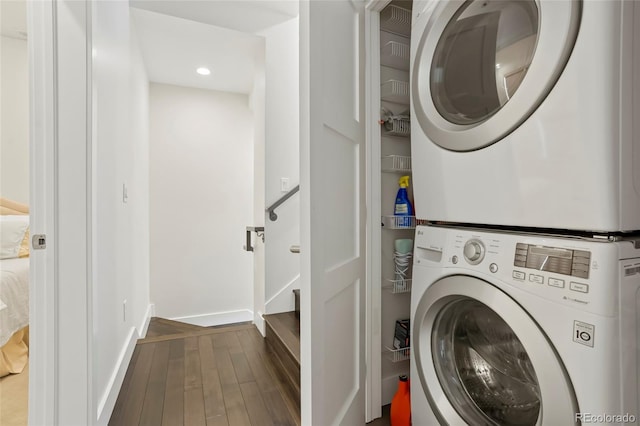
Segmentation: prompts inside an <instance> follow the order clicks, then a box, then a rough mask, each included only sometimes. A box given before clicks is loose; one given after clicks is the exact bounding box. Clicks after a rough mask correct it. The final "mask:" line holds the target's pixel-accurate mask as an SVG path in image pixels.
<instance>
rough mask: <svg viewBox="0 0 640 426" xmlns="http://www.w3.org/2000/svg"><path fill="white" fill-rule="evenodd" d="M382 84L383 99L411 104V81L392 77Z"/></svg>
mask: <svg viewBox="0 0 640 426" xmlns="http://www.w3.org/2000/svg"><path fill="white" fill-rule="evenodd" d="M380 86H381V87H380V93H381V97H382V100H383V101H387V102H394V103H397V104H403V105H409V82H407V81H400V80H393V79H391V80H387V81H386V82H384V83H382V84H381V85H380Z"/></svg>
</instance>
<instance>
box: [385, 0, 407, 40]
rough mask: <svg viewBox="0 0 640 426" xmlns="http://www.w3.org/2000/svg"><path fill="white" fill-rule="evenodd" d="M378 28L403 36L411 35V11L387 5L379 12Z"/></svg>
mask: <svg viewBox="0 0 640 426" xmlns="http://www.w3.org/2000/svg"><path fill="white" fill-rule="evenodd" d="M380 29H381V30H383V31H387V32H390V33H394V34H398V35H401V36H403V37H411V11H410V10H407V9H403V8H401V7H398V6H395V5H392V4H391V5H389V6H387V7H385V8H384V10H383V11H382V12H381V13H380Z"/></svg>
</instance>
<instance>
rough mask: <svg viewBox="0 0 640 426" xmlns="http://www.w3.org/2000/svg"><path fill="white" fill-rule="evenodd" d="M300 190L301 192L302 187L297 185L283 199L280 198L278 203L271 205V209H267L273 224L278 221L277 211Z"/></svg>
mask: <svg viewBox="0 0 640 426" xmlns="http://www.w3.org/2000/svg"><path fill="white" fill-rule="evenodd" d="M299 190H300V185H296V186H295V187H293V188H292V189H291V191H289V192H287V193H286V194H284V195H283V196H282V197H280V199H278V201H276V202H275V203H273V204H271V207H269V208H267V210H266V212H267V213H269V219H271V221H272V222H275V221H276V220H277V219H278V215H277V214H276V212H275V209H277V208H278V207H280V205H281V204H282V203H284V202H285V201H287V200H288V199H289V198H291V197H293V194H295V193H296V192H298V191H299Z"/></svg>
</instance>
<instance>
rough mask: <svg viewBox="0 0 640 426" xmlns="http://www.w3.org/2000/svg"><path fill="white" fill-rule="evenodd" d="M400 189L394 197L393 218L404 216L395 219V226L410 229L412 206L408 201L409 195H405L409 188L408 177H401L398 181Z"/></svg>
mask: <svg viewBox="0 0 640 426" xmlns="http://www.w3.org/2000/svg"><path fill="white" fill-rule="evenodd" d="M398 183H399V184H400V189H398V194H397V195H396V204H395V208H394V210H393V214H394V216H405V217H403V218H396V225H397V226H398V227H399V228H410V227H411V217H409V216H413V206H412V205H411V201H409V194H407V188H408V187H409V176H402V177H401V178H400V180H399V181H398Z"/></svg>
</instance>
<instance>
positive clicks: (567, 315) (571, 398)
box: [410, 227, 640, 426]
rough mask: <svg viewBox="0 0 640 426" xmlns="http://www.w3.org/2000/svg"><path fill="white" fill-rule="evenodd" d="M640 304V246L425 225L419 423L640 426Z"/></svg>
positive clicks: (415, 409) (416, 282) (415, 332)
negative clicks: (622, 425) (629, 425)
mask: <svg viewBox="0 0 640 426" xmlns="http://www.w3.org/2000/svg"><path fill="white" fill-rule="evenodd" d="M639 304H640V245H638V244H637V242H634V241H621V242H607V241H594V240H581V239H575V238H574V239H570V238H559V237H557V236H554V237H551V236H549V237H547V236H541V235H535V234H507V233H496V232H492V233H489V232H485V231H476V230H470V229H456V228H438V227H418V228H417V232H416V238H415V251H414V270H413V289H412V295H411V326H412V332H411V339H412V340H411V347H412V354H411V355H412V356H411V361H410V362H411V406H412V420H413V424H415V425H425V426H426V425H437V424H440V425H463V424H469V425H501V426H502V425H571V424H574V425H577V424H581V423H594V422H596V423H598V424H608V425H612V424H623V423H625V424H639V423H638V421H639V420H638V419H640V404H639V401H638V398H639V395H638V386H639V383H638V374H639V373H640V370H639V367H638V365H639V362H640V346H639V343H640V342H638V332H639V331H640V328H639V325H638V322H639V321H640V319H638V317H637V312H638V305H639ZM598 420H600V421H599V422H598Z"/></svg>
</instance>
